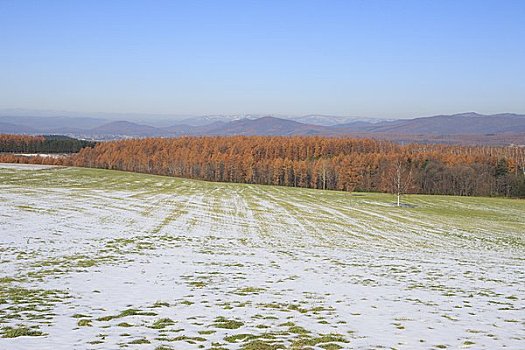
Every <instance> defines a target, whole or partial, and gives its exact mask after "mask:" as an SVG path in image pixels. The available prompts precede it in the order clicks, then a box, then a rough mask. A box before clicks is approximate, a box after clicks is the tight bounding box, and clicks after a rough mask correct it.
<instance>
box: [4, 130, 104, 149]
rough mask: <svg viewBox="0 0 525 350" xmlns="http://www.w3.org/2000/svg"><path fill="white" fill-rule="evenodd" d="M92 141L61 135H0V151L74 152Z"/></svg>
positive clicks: (92, 144) (89, 144) (91, 145)
mask: <svg viewBox="0 0 525 350" xmlns="http://www.w3.org/2000/svg"><path fill="white" fill-rule="evenodd" d="M93 146H95V143H94V142H91V141H85V140H78V139H75V138H72V137H68V136H62V135H45V136H29V135H8V134H4V135H0V152H7V153H30V154H33V153H76V152H78V151H80V150H81V149H82V148H84V147H93Z"/></svg>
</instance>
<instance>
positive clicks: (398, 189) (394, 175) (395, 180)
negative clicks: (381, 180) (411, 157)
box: [387, 158, 413, 207]
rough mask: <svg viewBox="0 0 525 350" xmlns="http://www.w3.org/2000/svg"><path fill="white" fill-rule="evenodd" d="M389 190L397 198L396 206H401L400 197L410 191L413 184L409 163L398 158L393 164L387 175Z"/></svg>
mask: <svg viewBox="0 0 525 350" xmlns="http://www.w3.org/2000/svg"><path fill="white" fill-rule="evenodd" d="M387 177H388V182H389V185H390V186H389V187H390V188H389V190H390V192H391V193H393V194H395V195H396V196H397V206H398V207H399V206H401V196H402V195H403V194H405V193H407V191H408V190H409V189H410V187H411V186H412V183H413V176H412V168H411V166H410V162H409V161H404V160H403V159H401V158H399V159H397V160H396V161H395V162H393V164H392V166H391V167H390V169H389V171H388V174H387Z"/></svg>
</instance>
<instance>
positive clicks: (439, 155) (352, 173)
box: [0, 136, 525, 197]
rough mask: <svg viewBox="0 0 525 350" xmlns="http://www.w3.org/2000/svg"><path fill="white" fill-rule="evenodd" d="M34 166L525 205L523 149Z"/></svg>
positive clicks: (253, 143)
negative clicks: (523, 200) (524, 200)
mask: <svg viewBox="0 0 525 350" xmlns="http://www.w3.org/2000/svg"><path fill="white" fill-rule="evenodd" d="M0 160H3V161H9V162H37V163H52V164H63V165H75V166H82V167H96V168H105V169H115V170H125V171H134V172H142V173H150V174H158V175H168V176H177V177H187V178H193V179H202V180H208V181H223V182H238V183H252V184H268V185H282V186H292V187H309V188H317V189H329V190H344V191H354V190H358V191H383V192H396V191H401V192H403V193H426V194H453V195H462V196H470V195H479V196H494V195H499V196H509V197H525V149H524V148H522V147H521V148H520V147H489V146H468V147H467V146H445V145H419V144H412V145H405V146H401V145H398V144H395V143H391V142H387V141H376V140H369V139H351V138H325V137H267V136H249V137H246V136H234V137H182V138H147V139H131V140H121V141H112V142H104V143H99V144H97V145H96V146H95V147H94V148H91V147H86V148H83V149H81V150H80V152H79V153H77V154H74V155H71V156H70V157H67V158H62V159H41V158H25V159H20V158H16V157H14V156H5V155H4V157H3V159H0Z"/></svg>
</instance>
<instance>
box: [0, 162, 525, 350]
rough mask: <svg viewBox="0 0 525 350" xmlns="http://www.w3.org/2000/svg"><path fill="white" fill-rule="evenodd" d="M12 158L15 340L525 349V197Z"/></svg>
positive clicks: (7, 296) (7, 269) (7, 240)
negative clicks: (286, 184)
mask: <svg viewBox="0 0 525 350" xmlns="http://www.w3.org/2000/svg"><path fill="white" fill-rule="evenodd" d="M405 200H406V202H407V203H410V204H411V206H409V207H401V208H397V207H393V206H392V205H391V203H392V202H393V201H394V198H393V197H392V196H389V195H385V194H352V195H351V194H349V193H342V192H327V191H318V190H304V189H293V188H283V187H270V186H252V185H237V184H217V183H206V182H200V181H192V180H184V179H174V178H167V177H158V176H149V175H142V174H131V173H123V172H114V171H104V170H92V169H76V168H47V167H43V168H42V167H36V168H35V167H33V168H31V167H28V168H26V167H24V166H16V167H0V337H1V338H0V349H53V350H58V349H118V348H129V349H155V348H157V349H192V348H203V349H216V350H217V349H251V350H265V349H281V348H283V349H285V348H286V349H288V348H292V349H307V348H308V349H339V348H345V349H352V348H356V349H376V348H382V347H384V348H395V349H444V348H450V349H458V348H472V349H501V348H508V349H523V348H525V202H524V201H519V200H509V199H494V198H493V199H489V198H463V197H461V198H460V197H444V196H410V197H408V198H406V199H405Z"/></svg>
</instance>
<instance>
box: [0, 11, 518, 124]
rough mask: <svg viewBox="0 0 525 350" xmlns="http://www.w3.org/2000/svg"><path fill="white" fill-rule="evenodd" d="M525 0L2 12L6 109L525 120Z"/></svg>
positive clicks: (0, 103)
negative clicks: (466, 115)
mask: <svg viewBox="0 0 525 350" xmlns="http://www.w3.org/2000/svg"><path fill="white" fill-rule="evenodd" d="M523 13H525V2H520V1H505V2H501V1H483V2H479V1H461V2H454V1H440V2H433V1H404V2H389V1H366V2H362V1H330V2H320V1H289V2H279V1H265V2H246V1H224V2H220V3H218V2H217V3H216V2H187V3H180V2H172V1H159V2H155V3H154V4H153V3H151V2H146V1H126V2H121V1H112V2H103V1H91V2H68V1H53V2H46V3H42V2H38V1H12V2H9V1H2V2H0V52H1V54H0V76H2V79H0V108H2V109H33V110H44V111H46V110H54V111H65V112H67V111H74V112H75V113H85V114H87V115H94V114H109V113H117V114H128V115H132V114H141V115H147V114H148V115H157V116H158V115H165V116H166V117H177V116H178V117H182V116H200V115H242V114H248V115H249V114H256V115H274V116H301V115H335V116H355V117H360V118H389V119H398V118H400V119H404V118H414V117H420V116H430V115H438V114H456V113H462V112H468V111H475V112H478V113H481V114H495V113H505V112H509V113H518V114H525V102H524V100H523V92H524V91H525V68H524V65H523V62H525V45H523V38H524V37H525V22H524V21H523V18H522V15H523Z"/></svg>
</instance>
